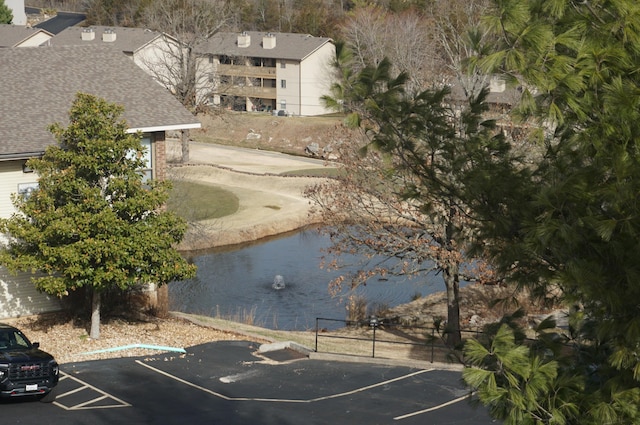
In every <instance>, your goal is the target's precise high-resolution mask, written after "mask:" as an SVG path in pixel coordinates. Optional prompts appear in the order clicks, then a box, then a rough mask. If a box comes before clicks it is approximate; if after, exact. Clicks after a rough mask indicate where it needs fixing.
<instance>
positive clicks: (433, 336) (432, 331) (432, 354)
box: [431, 329, 436, 363]
mask: <svg viewBox="0 0 640 425" xmlns="http://www.w3.org/2000/svg"><path fill="white" fill-rule="evenodd" d="M435 337H436V336H435V329H431V363H433V357H434V349H435V347H434V344H433V341H435Z"/></svg>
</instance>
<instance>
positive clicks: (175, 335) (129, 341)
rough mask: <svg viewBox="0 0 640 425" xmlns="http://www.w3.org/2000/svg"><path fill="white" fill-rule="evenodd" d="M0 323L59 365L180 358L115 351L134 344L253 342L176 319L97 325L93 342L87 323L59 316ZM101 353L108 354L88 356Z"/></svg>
mask: <svg viewBox="0 0 640 425" xmlns="http://www.w3.org/2000/svg"><path fill="white" fill-rule="evenodd" d="M3 322H5V323H9V324H12V325H14V326H16V327H18V328H19V329H20V330H22V332H23V333H24V334H25V335H26V336H27V337H28V338H29V339H30V340H31V341H32V342H39V343H40V347H41V348H42V349H43V350H44V351H47V352H48V353H50V354H52V355H53V356H54V357H55V358H56V360H57V361H58V363H60V364H65V363H74V362H81V361H87V360H98V359H108V358H119V357H139V356H147V355H152V354H153V355H157V354H158V353H166V355H167V358H169V357H175V356H181V355H184V354H181V353H178V352H174V351H170V350H166V349H165V350H162V349H146V348H130V349H124V350H120V349H118V348H119V347H124V346H130V345H136V344H144V345H152V346H158V347H170V348H182V349H185V348H188V347H191V346H195V345H199V344H204V343H207V342H212V341H224V340H226V341H228V340H244V341H246V340H256V339H255V338H252V337H247V336H246V335H241V334H238V333H234V332H228V331H222V330H218V329H213V328H210V327H206V326H200V325H197V324H194V323H192V322H190V321H187V320H184V319H178V318H168V319H155V318H153V319H149V320H148V321H142V320H140V321H132V320H124V319H110V320H108V321H107V322H105V323H102V324H101V326H100V339H97V340H94V339H91V338H89V327H88V326H89V324H88V323H78V322H77V321H74V320H73V319H71V318H69V317H68V316H65V315H62V314H52V315H42V316H37V317H25V318H19V319H5V320H3ZM256 342H261V341H256ZM101 350H108V351H103V352H100V353H95V354H88V353H91V352H94V351H101Z"/></svg>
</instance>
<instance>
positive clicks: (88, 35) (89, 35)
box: [80, 28, 96, 41]
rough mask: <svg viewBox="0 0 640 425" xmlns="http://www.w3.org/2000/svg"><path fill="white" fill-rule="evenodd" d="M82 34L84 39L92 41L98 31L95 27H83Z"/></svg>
mask: <svg viewBox="0 0 640 425" xmlns="http://www.w3.org/2000/svg"><path fill="white" fill-rule="evenodd" d="M80 35H81V37H82V41H91V40H93V39H94V38H96V32H95V31H94V30H93V28H85V29H83V30H82V32H81V33H80Z"/></svg>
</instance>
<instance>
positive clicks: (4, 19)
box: [0, 0, 13, 24]
mask: <svg viewBox="0 0 640 425" xmlns="http://www.w3.org/2000/svg"><path fill="white" fill-rule="evenodd" d="M11 22H13V12H12V11H11V9H9V6H7V5H6V4H5V2H4V0H0V24H10V23H11Z"/></svg>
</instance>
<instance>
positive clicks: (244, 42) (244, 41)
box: [238, 32, 251, 47]
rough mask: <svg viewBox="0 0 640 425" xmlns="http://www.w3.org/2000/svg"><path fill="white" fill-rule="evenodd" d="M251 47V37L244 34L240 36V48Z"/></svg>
mask: <svg viewBox="0 0 640 425" xmlns="http://www.w3.org/2000/svg"><path fill="white" fill-rule="evenodd" d="M250 45H251V36H250V35H249V34H247V33H246V32H243V33H242V34H240V35H239V36H238V47H249V46H250Z"/></svg>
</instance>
